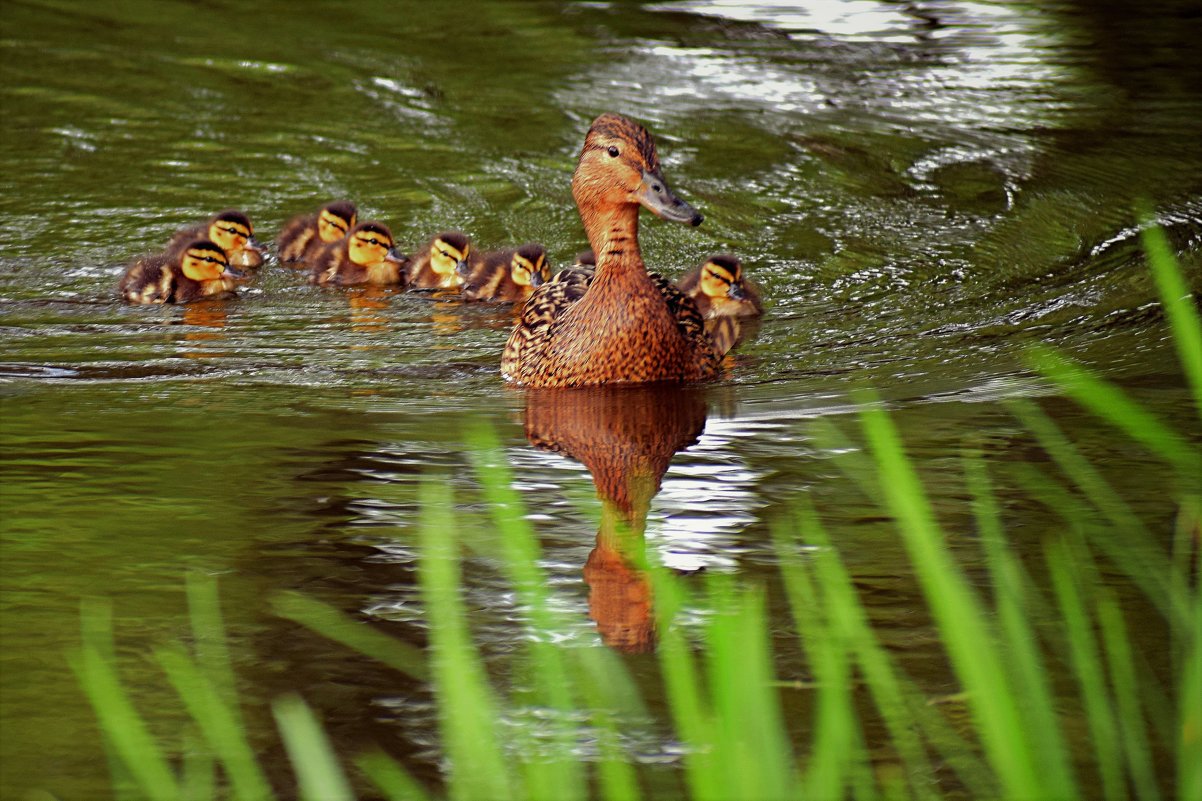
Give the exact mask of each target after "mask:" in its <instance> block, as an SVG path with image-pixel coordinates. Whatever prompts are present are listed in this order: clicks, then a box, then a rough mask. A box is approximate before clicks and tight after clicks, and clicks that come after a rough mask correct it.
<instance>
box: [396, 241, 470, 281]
mask: <svg viewBox="0 0 1202 801" xmlns="http://www.w3.org/2000/svg"><path fill="white" fill-rule="evenodd" d="M471 251H472V246H471V243H470V242H469V241H468V238H467V234H464V233H462V232H460V231H443V232H442V233H441V234H437V235H436V236H435V237H434V238H433V239H431V240H430V244H429V245H427V246H426V247H425V248H423V249H422V250H421V251H420V252H418V253H417V254H415V255H414V256H413V257H412V264H411V265H410V266H409V269H408V273H409V276H408V285H409V288H410V289H457V288H458V287H460V286H462V285H463V276H462V275H460V273H459V266H460V265H464V269H468V267H467V265H469V264H470V261H469V260H470V259H471V255H472V253H471Z"/></svg>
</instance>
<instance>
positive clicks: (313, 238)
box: [275, 200, 358, 263]
mask: <svg viewBox="0 0 1202 801" xmlns="http://www.w3.org/2000/svg"><path fill="white" fill-rule="evenodd" d="M356 222H358V210H357V209H356V208H355V204H354V203H351V202H350V201H347V200H336V201H334V202H333V203H327V204H326V205H324V206H322V207H321V209H320V210H318V211H317V212H315V213H313V214H302V215H300V216H298V217H293V218H292V219H291V220H289V221H288V222H287V223H285V224H284V228H283V230H281V231H280V235H279V236H278V237H276V240H275V241H276V248H277V250H278V252H279V254H280V261H281V262H283V263H289V262H309V261H312V260H313V259H314V258H315V257H316V256H317V254H318V253H320V252H321V251H322V249H323V248H325V246H326V245H328V244H330V243H331V242H338V241H341V240H342V239H344V238H345V237H346V235H347V232H349V231H350V230H351V229H352V228H354V227H355V223H356Z"/></svg>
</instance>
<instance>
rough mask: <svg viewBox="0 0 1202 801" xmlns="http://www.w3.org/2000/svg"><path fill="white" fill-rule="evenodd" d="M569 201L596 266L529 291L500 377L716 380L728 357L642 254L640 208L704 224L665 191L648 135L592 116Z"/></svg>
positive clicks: (554, 382) (527, 380) (621, 120)
mask: <svg viewBox="0 0 1202 801" xmlns="http://www.w3.org/2000/svg"><path fill="white" fill-rule="evenodd" d="M572 195H573V197H574V198H575V199H576V206H577V208H578V210H579V212H580V217H581V220H583V222H584V228H585V231H586V232H587V234H588V240H589V244H590V245H591V246H592V249H593V252H594V253H595V254H597V267H596V270H595V272H593V273H592V275H589V274H588V271H587V269H586V268H581V269H578V270H565V271H563V272H562V273H561V274H560V278H557V279H556V280H554V281H550V282H548V283H546V284H544V285H543V286H541V287H539V288H538V289H537V290H535V292H534V294H533V295H532V296H531V297H530V300H528V301H527V302H526V305H525V306H524V307H523V308H522V311H521V315H520V317H519V319H518V322H517V324H516V325H515V326H514V329H513V332H512V333H511V334H510V336H509V341H508V342H507V343H506V345H505V352H504V354H503V355H502V358H501V373H502V375H504V376H505V377H506V378H507V379H509V380H510V381H514V382H516V383H519V384H523V385H526V386H536V387H564V386H583V385H590V384H615V383H641V382H648V381H696V380H703V379H710V378H713V377H715V376H716V375H717V374H718V370H719V365H720V362H721V357H722V355H723V353H724V351H721V350H720V348H721V346H720V345H715V342H714V341H713V340H712V339H711V338H710V335H709V334H708V333H706V330H705V326H704V322H703V320H702V317H701V314H700V312H698V311H697V306H696V304H694V303H693V301H692V300H691V299H690V298H688V297H686V296H685V295H684V294H683V293H682V292H681V291H680V290H679V289H677V288H676V287H675V286H673V285H672V284H671V283H670V282H668V281H667V280H666V279H664V278H663V277H662V276H659V275H656V274H655V273H648V272H647V269H646V267H644V265H643V258H642V255H641V253H640V252H639V240H638V225H639V206H640V205H642V206H645V207H646V208H647V209H648V210H650V211H651V212H652V213H654V214H655V215H657V216H659V217H661V218H663V219H665V220H671V221H673V222H681V223H687V224H689V225H694V226H695V225H700V224H701V220H702V217H701V215H700V214H699V213H697V211H696V210H694V209H693V207H692V206H690V205H689V204H688V203H685V202H684V201H683V200H681V199H680V198H679V197H677V196H676V195H675V194H674V193H673V192H672V191H671V190H670V189H669V188H668V184H667V181H665V180H664V176H663V172H662V171H661V169H660V164H659V157H658V155H657V154H656V152H655V143H654V141H653V140H652V139H651V135H650V134H649V133H648V132H647V129H646V128H644V127H643V126H641V125H639V124H638V123H636V122H633V121H631V120H628V119H626V118H625V117H621V116H619V115H617V114H603V115H601V116H600V117H598V118H597V119H596V120H594V121H593V124H592V126H591V127H590V128H589V131H588V134H587V135H586V136H585V139H584V147H583V148H582V149H581V151H580V157H579V160H578V162H577V165H576V171H575V172H574V173H573V175H572Z"/></svg>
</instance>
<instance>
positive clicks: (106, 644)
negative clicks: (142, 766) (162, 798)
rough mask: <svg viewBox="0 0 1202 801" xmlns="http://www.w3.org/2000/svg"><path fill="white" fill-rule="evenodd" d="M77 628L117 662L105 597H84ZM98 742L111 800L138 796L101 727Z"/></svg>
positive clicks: (109, 607) (109, 659) (110, 610)
mask: <svg viewBox="0 0 1202 801" xmlns="http://www.w3.org/2000/svg"><path fill="white" fill-rule="evenodd" d="M79 618H80V629H81V631H82V639H83V641H84V642H85V643H88V644H90V645H91V646H92V647H93V648H94V649H96V652H97V653H99V654H100V656H101V658H102V659H104V660H105V661H106V662H108V663H109V664H110V665H115V664H117V646H116V643H115V642H114V641H113V607H112V604H111V603H109V602H108V601H102V600H88V601H85V602H84V603H83V604H81V606H80V616H79ZM100 743H101V745H102V747H103V748H104V757H105V761H106V762H107V764H108V766H109V775H110V776H111V777H112V782H113V801H135V799H138V798H140V797H141V796H138V795H137V794H136V789H137V788H136V786H135V785H136V783H135V782H134V780H133V777H132V776H130V775H129V771H128V770H126V768H125V763H124V762H123V761H122V759H121V755H120V754H118V753H117V750H116V749H115V748H114V747H113V743H112V741H111V740H109V738H108V737H107V736H105V734H104V729H103V727H102V728H101V737H100Z"/></svg>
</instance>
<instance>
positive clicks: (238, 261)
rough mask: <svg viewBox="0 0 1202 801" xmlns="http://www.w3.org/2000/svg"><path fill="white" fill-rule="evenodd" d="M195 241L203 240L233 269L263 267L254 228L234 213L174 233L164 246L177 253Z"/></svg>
mask: <svg viewBox="0 0 1202 801" xmlns="http://www.w3.org/2000/svg"><path fill="white" fill-rule="evenodd" d="M198 239H207V240H208V241H210V242H213V243H215V244H217V245H218V246H220V247H221V248H222V250H224V251H225V256H226V259H227V260H228V261H229V263H230V264H231V265H233V266H234V267H251V268H254V267H260V266H262V264H263V249H262V248H261V247H259V243H258V242H257V241H255V229H254V226H252V225H251V224H250V218H249V217H247V216H246V215H245V214H243V213H242V212H240V211H238V210H237V209H226V210H225V211H219V212H217V213H216V214H214V215H213V216H212V218H210V219H209V221H208V222H204V223H201V224H200V225H193V226H191V227H189V228H182V229H180V230H179V231H176V232H175V235H174V236H172V237H171V241H170V242H168V243H167V250H168V251H175V250H179V249H181V248H184V247H186V246H188V245H189V244H191V243H192V242H195V241H196V240H198Z"/></svg>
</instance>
